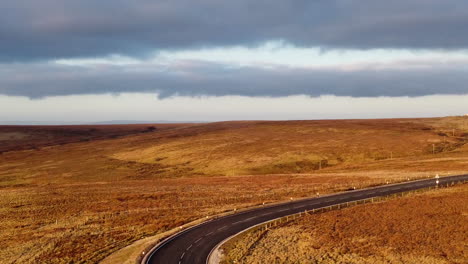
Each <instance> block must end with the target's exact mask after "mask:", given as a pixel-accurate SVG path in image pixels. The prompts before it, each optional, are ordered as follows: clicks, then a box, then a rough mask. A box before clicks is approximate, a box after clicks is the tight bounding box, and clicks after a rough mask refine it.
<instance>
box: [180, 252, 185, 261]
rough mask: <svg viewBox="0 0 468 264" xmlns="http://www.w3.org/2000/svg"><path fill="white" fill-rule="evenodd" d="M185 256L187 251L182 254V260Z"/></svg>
mask: <svg viewBox="0 0 468 264" xmlns="http://www.w3.org/2000/svg"><path fill="white" fill-rule="evenodd" d="M184 256H185V252H184V253H182V256H180V260H182V259H183V258H184Z"/></svg>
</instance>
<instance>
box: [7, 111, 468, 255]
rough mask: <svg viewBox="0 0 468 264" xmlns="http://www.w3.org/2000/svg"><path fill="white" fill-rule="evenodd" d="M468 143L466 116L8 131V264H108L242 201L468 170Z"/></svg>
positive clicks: (257, 201)
mask: <svg viewBox="0 0 468 264" xmlns="http://www.w3.org/2000/svg"><path fill="white" fill-rule="evenodd" d="M56 131H60V132H56ZM76 131H85V132H83V133H85V134H86V135H82V134H80V133H82V132H79V133H78V132H76ZM467 139H468V118H465V117H449V118H433V119H388V120H326V121H288V122H265V121H249V122H240V121H239V122H220V123H210V124H177V125H176V124H171V125H132V126H95V127H94V126H78V127H76V126H73V127H66V126H65V127H59V128H57V127H11V126H8V127H0V149H2V154H0V219H2V221H1V222H0V244H1V245H2V247H1V248H0V263H38V262H47V263H70V262H73V263H85V262H86V263H89V262H91V263H93V262H99V261H100V260H102V259H104V258H105V257H106V256H108V255H109V254H111V253H112V252H115V251H116V250H118V249H121V248H123V247H125V246H127V245H129V244H131V243H132V242H134V241H136V240H139V239H141V238H144V237H148V236H152V235H156V234H160V233H163V232H165V231H168V230H171V229H173V228H176V227H178V226H180V225H182V224H185V223H187V222H190V221H193V220H196V219H200V218H204V217H206V216H210V215H215V214H218V213H222V212H232V211H233V210H234V208H244V207H248V206H253V205H257V204H261V203H263V202H267V203H268V202H276V201H282V200H287V199H290V198H293V199H297V198H300V197H306V196H310V195H313V194H315V193H317V192H319V193H326V192H336V191H340V190H345V189H349V188H350V187H364V186H369V185H375V184H383V183H385V182H394V181H403V180H407V178H423V177H433V176H434V175H435V174H441V175H447V174H457V173H466V171H467V168H468V145H465V142H466V140H467Z"/></svg>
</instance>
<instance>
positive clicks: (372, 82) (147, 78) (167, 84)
mask: <svg viewBox="0 0 468 264" xmlns="http://www.w3.org/2000/svg"><path fill="white" fill-rule="evenodd" d="M467 83H468V62H459V63H457V64H454V65H450V64H445V65H441V64H435V65H426V66H424V67H421V66H420V65H419V64H418V63H415V64H414V65H411V64H408V63H407V65H405V66H401V65H395V66H392V65H386V66H385V67H382V66H369V67H366V68H361V69H354V70H349V69H348V70H342V69H336V68H335V69H333V68H328V69H323V68H290V67H282V66H275V67H268V68H263V67H253V66H251V67H232V65H223V64H218V63H207V62H200V61H178V62H176V63H171V64H146V65H145V64H138V65H133V66H128V65H127V66H102V65H101V66H95V67H75V66H63V65H56V64H30V63H29V64H3V65H0V94H3V95H10V96H11V95H16V96H27V97H30V98H41V97H46V96H58V95H77V94H102V93H123V92H150V93H154V94H158V95H159V96H160V97H163V98H164V97H169V96H174V95H182V96H205V95H206V96H225V95H241V96H269V97H280V96H290V95H309V96H320V95H337V96H352V97H378V96H392V97H393V96H425V95H435V94H468V86H467V85H466V84H467Z"/></svg>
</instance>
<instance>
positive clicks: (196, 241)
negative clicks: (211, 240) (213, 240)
mask: <svg viewBox="0 0 468 264" xmlns="http://www.w3.org/2000/svg"><path fill="white" fill-rule="evenodd" d="M202 238H203V237H200V238H199V239H197V240H195V244H196V243H198V241H200V240H202Z"/></svg>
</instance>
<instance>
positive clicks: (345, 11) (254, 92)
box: [0, 0, 468, 122]
mask: <svg viewBox="0 0 468 264" xmlns="http://www.w3.org/2000/svg"><path fill="white" fill-rule="evenodd" d="M467 28H468V2H467V1H463V0H396V1H379V0H317V1H310V0H285V1H271V0H269V1H266V0H250V1H249V0H236V1H222V0H221V1H220V0H198V1H191V0H158V1H149V0H112V1H111V0H99V1H95V0H80V1H74V0H41V1H36V0H17V1H1V2H0V122H2V121H4V122H15V121H18V122H20V121H51V122H62V121H66V122H70V121H72V122H74V121H76V122H96V121H103V120H183V121H189V120H196V121H205V120H207V121H215V120H232V119H321V118H360V117H362V118H373V117H414V116H444V115H459V114H465V113H468V34H466V29H467Z"/></svg>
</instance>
